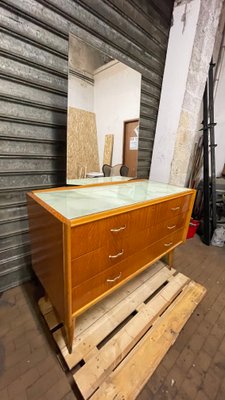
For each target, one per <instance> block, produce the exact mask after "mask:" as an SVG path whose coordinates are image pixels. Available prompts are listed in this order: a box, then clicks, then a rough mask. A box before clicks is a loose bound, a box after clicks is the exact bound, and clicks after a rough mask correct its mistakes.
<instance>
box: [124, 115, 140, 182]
mask: <svg viewBox="0 0 225 400" xmlns="http://www.w3.org/2000/svg"><path fill="white" fill-rule="evenodd" d="M138 126H139V120H138V119H132V120H130V121H125V122H124V139H123V164H125V165H126V166H127V167H128V168H129V173H128V176H130V177H133V178H135V177H136V176H137V160H138Z"/></svg>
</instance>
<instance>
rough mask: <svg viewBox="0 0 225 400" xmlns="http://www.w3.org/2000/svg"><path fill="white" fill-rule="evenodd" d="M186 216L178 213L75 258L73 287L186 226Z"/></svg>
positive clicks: (73, 262) (73, 263)
mask: <svg viewBox="0 0 225 400" xmlns="http://www.w3.org/2000/svg"><path fill="white" fill-rule="evenodd" d="M186 218H187V214H186V213H183V214H181V215H177V216H176V217H173V218H170V219H169V220H167V221H164V222H163V223H161V224H157V225H155V226H152V227H150V228H147V229H144V230H142V231H139V232H138V234H136V233H135V234H133V235H130V236H126V237H123V238H121V239H120V240H119V241H115V240H112V241H111V242H110V243H106V245H105V246H104V247H100V248H98V249H96V250H94V251H91V252H89V253H86V254H84V255H83V256H80V257H78V258H76V259H74V260H73V261H72V287H74V286H77V285H80V284H81V283H82V282H84V281H86V280H88V279H90V278H91V277H93V276H95V275H97V274H99V273H101V272H103V271H104V270H106V269H107V268H110V267H111V266H113V265H115V264H117V263H120V262H121V261H122V260H124V259H125V258H127V257H129V256H130V255H132V254H134V253H136V252H137V251H139V250H141V249H143V248H145V247H148V246H149V245H150V244H153V243H154V242H156V241H158V240H160V239H161V238H163V237H164V236H167V235H168V234H170V233H173V232H175V231H176V230H178V229H180V228H181V227H182V226H184V224H185V221H186Z"/></svg>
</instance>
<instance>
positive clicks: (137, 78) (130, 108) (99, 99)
mask: <svg viewBox="0 0 225 400" xmlns="http://www.w3.org/2000/svg"><path fill="white" fill-rule="evenodd" d="M94 81H95V84H94V111H95V113H96V122H97V135H98V146H99V161H100V166H101V165H102V163H103V154H104V141H105V135H106V134H114V147H113V160H112V164H119V163H121V162H122V156H123V154H122V153H123V123H124V121H126V120H130V119H136V118H139V113H140V97H141V74H140V73H139V72H137V71H135V70H133V69H131V68H129V67H128V66H126V65H124V64H122V63H120V62H118V61H113V62H110V63H108V64H106V65H105V66H104V67H101V68H99V69H98V70H96V71H95V73H94Z"/></svg>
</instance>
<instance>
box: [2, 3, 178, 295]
mask: <svg viewBox="0 0 225 400" xmlns="http://www.w3.org/2000/svg"><path fill="white" fill-rule="evenodd" d="M172 7H173V1H172V0H169V1H168V0H161V1H156V0H140V1H138V0H133V1H131V0H125V1H121V0H95V1H93V0H83V1H79V0H76V1H73V0H66V1H64V2H63V1H61V0H43V1H42V0H39V1H37V0H20V1H18V0H2V1H1V3H0V28H1V29H0V291H2V290H4V289H6V288H8V287H11V286H14V285H16V284H18V283H20V282H23V281H24V280H26V279H29V277H30V275H31V268H30V265H31V261H30V247H29V236H28V222H27V209H26V198H25V194H26V192H27V191H30V190H32V189H35V188H48V187H53V186H59V185H64V184H65V166H66V112H67V58H68V34H69V32H72V33H74V34H76V35H78V36H79V37H80V38H82V39H84V40H86V41H88V42H89V43H90V44H93V45H94V46H95V47H97V48H98V49H100V50H103V51H105V52H107V53H108V54H109V55H110V56H112V57H115V58H117V59H118V60H120V61H122V62H124V63H126V64H127V65H129V66H130V67H132V68H134V69H136V70H137V71H139V72H141V74H142V77H143V79H142V94H141V129H140V149H139V159H138V176H139V177H148V174H149V169H150V164H151V152H152V147H153V142H154V133H155V124H156V118H157V111H158V104H159V97H160V90H161V82H162V76H163V69H164V63H165V55H166V48H167V40H168V33H169V28H170V20H171V13H172Z"/></svg>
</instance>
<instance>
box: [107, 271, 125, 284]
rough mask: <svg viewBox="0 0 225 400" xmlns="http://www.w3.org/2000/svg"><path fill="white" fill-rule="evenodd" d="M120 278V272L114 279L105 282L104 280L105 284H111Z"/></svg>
mask: <svg viewBox="0 0 225 400" xmlns="http://www.w3.org/2000/svg"><path fill="white" fill-rule="evenodd" d="M121 276H122V272H120V273H119V275H118V276H116V277H115V278H113V279H107V280H106V282H109V283H111V282H115V281H118V279H120V278H121Z"/></svg>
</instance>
